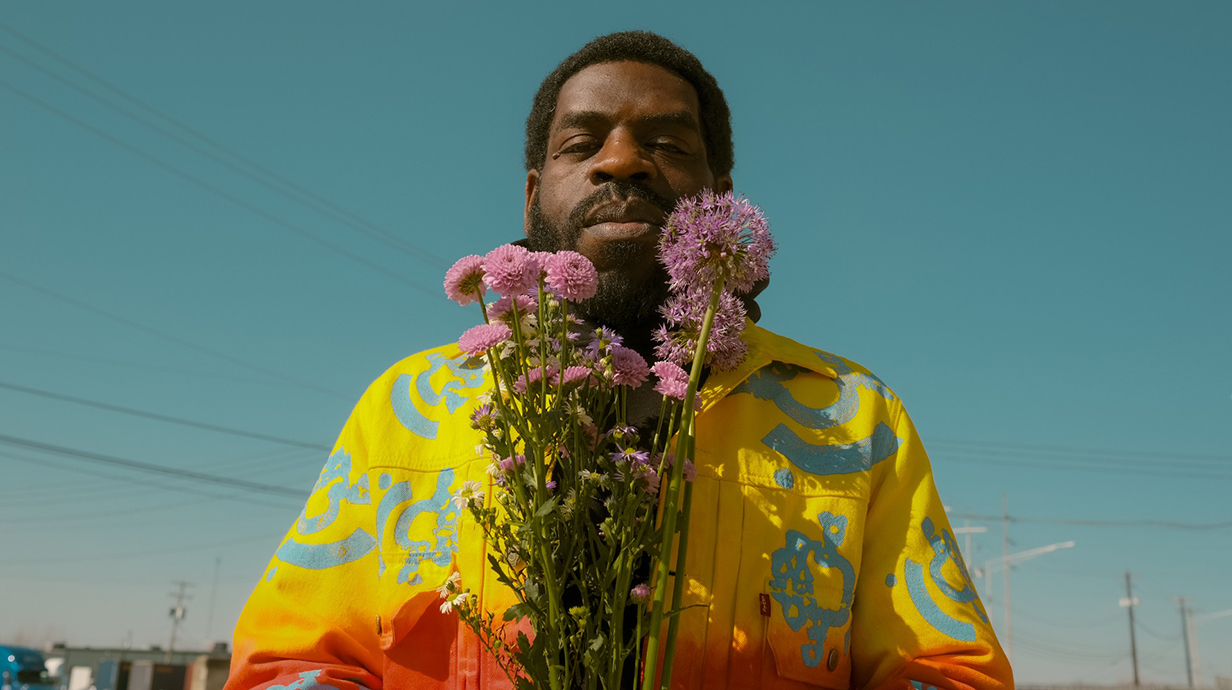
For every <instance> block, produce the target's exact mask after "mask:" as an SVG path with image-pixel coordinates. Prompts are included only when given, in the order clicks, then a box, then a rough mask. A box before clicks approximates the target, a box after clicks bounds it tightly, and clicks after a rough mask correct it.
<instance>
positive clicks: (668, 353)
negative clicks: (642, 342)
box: [654, 291, 748, 370]
mask: <svg viewBox="0 0 1232 690" xmlns="http://www.w3.org/2000/svg"><path fill="white" fill-rule="evenodd" d="M708 297H709V296H708V295H706V296H703V295H701V294H700V293H696V292H686V293H680V294H676V295H673V296H672V297H670V298H669V299H668V300H667V302H666V303H665V304H664V305H663V306H662V307H661V308H660V311H661V312H662V314H663V316H664V318H665V321H666V323H664V324H662V325H660V326H659V328H658V329H656V331H655V333H654V337H655V340H656V341H657V342H658V343H659V344H658V345H657V346H656V347H655V356H656V357H659V358H660V359H663V360H667V361H670V362H676V363H678V364H682V365H687V364H689V363H691V362H692V360H693V352H694V350H696V349H697V339H698V337H700V334H701V328H702V318H703V317H704V315H705V314H704V310H705V302H706V300H707V299H708ZM699 303H700V304H701V305H702V306H701V308H700V309H699V308H698V307H697V304H699ZM744 320H745V311H744V304H743V303H742V302H741V301H740V300H739V299H737V298H736V296H735V295H733V294H731V293H730V292H727V291H724V292H723V293H722V294H721V295H720V296H719V307H718V309H717V310H716V311H715V315H714V324H713V325H712V326H711V328H710V340H709V342H708V343H707V344H706V353H707V355H706V360H707V363H708V364H710V365H711V366H713V367H714V368H715V369H719V370H729V369H734V368H735V367H736V366H737V365H738V364H740V362H741V361H743V360H744V355H745V353H746V352H747V351H748V346H747V345H746V344H745V342H744V341H743V340H741V339H740V334H741V333H742V332H743V331H744Z"/></svg>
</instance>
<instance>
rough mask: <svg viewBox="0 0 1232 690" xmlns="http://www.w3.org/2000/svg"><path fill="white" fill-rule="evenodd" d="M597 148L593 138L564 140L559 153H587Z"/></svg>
mask: <svg viewBox="0 0 1232 690" xmlns="http://www.w3.org/2000/svg"><path fill="white" fill-rule="evenodd" d="M597 148H599V145H598V143H597V142H596V141H595V140H594V139H577V140H574V141H570V142H566V143H565V145H564V147H563V148H561V149H560V152H561V153H588V152H590V151H594V150H595V149H597Z"/></svg>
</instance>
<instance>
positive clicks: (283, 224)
mask: <svg viewBox="0 0 1232 690" xmlns="http://www.w3.org/2000/svg"><path fill="white" fill-rule="evenodd" d="M0 87H4V88H6V89H8V90H9V91H12V92H13V93H15V94H17V95H18V96H20V97H22V98H24V99H26V100H27V101H30V102H31V103H34V104H35V105H37V106H39V107H41V108H43V109H45V110H48V111H50V112H52V113H54V114H56V115H59V116H60V117H62V118H64V119H66V120H68V121H69V122H71V123H73V124H75V125H77V126H78V127H81V128H82V129H84V130H86V131H88V132H90V133H91V134H94V135H95V136H97V137H99V138H101V139H104V140H106V141H109V142H111V143H112V144H114V145H116V146H118V147H120V148H122V149H124V150H125V151H128V152H129V153H131V154H133V155H134V156H137V157H138V158H142V159H144V160H146V161H147V162H149V163H152V164H153V165H155V166H157V167H159V168H161V169H163V170H164V171H166V172H169V173H171V174H172V175H175V176H176V177H179V178H181V179H183V180H185V181H187V182H190V183H192V184H194V185H196V186H198V187H201V188H202V189H204V190H206V191H208V192H210V193H212V194H214V195H216V196H219V197H221V198H223V199H226V200H227V201H230V202H231V203H233V204H235V205H236V206H239V207H240V208H242V209H244V210H246V211H248V212H250V213H252V214H254V215H256V216H258V217H260V218H262V219H264V220H266V221H269V222H270V223H273V224H274V225H277V226H278V227H280V228H283V229H284V230H287V231H289V232H291V233H293V234H295V235H298V236H300V237H302V238H304V239H307V240H311V241H312V242H315V243H317V244H319V245H321V246H322V247H325V248H326V249H328V250H330V251H332V252H334V253H335V254H338V255H339V256H343V257H346V258H348V259H350V260H351V261H354V262H356V263H359V264H362V265H364V266H367V267H368V268H370V269H372V270H374V271H376V272H378V273H381V274H383V275H385V276H387V277H389V278H393V279H394V280H397V281H398V282H400V283H403V284H405V285H408V286H410V287H413V288H415V289H416V290H419V291H420V292H423V293H424V294H426V295H430V296H432V297H439V296H440V291H439V290H431V289H429V288H426V287H424V286H423V285H420V284H419V283H417V282H415V281H413V280H411V279H410V278H407V277H405V276H403V275H401V274H398V273H394V272H393V271H390V270H388V269H386V268H385V267H384V266H381V265H380V264H378V263H375V262H373V261H370V260H368V259H365V258H363V257H362V256H359V255H358V254H356V253H354V252H352V251H350V250H348V249H344V248H343V247H340V246H338V245H337V244H335V243H333V242H331V241H329V240H327V239H325V238H323V237H320V236H318V235H316V234H315V233H313V232H310V231H308V230H305V229H304V228H301V227H300V226H298V225H296V224H294V223H291V222H290V221H286V220H283V219H282V218H279V217H278V216H275V215H274V214H272V213H269V212H268V211H266V210H264V209H262V208H260V207H258V206H255V205H253V204H251V203H249V202H247V201H244V200H243V199H241V198H239V197H237V196H235V195H234V194H231V193H230V192H227V191H226V190H224V189H222V188H220V187H218V186H217V185H213V184H210V183H209V182H206V181H205V180H202V179H201V178H199V177H196V176H195V175H192V174H190V173H187V172H184V171H183V170H180V169H179V168H177V167H175V166H173V165H171V164H170V163H167V162H166V161H163V160H162V159H160V158H156V157H154V156H152V155H150V154H148V153H146V152H145V151H142V150H141V149H139V148H137V147H135V146H132V145H131V144H128V143H126V142H124V141H122V140H120V139H118V138H116V137H114V136H112V135H110V134H108V133H107V132H104V131H103V130H101V129H99V128H97V127H95V126H94V125H91V124H89V123H88V122H85V121H84V120H81V119H80V118H78V117H76V116H74V115H71V114H69V113H67V112H65V111H63V110H61V109H60V108H57V107H56V106H54V105H52V104H50V103H48V102H46V101H44V100H42V99H40V98H38V97H37V96H34V95H32V94H30V93H28V92H26V91H24V90H23V89H20V88H18V87H16V86H13V85H12V84H10V83H8V82H6V81H4V80H0Z"/></svg>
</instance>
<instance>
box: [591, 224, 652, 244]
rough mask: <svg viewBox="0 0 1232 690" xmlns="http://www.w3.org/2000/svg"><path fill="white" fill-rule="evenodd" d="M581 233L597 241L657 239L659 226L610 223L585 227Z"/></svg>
mask: <svg viewBox="0 0 1232 690" xmlns="http://www.w3.org/2000/svg"><path fill="white" fill-rule="evenodd" d="M582 232H584V233H586V234H587V235H590V236H591V237H593V238H595V239H598V240H637V239H642V238H649V237H657V236H658V234H659V226H658V225H656V224H654V223H646V222H640V221H612V222H607V223H596V224H594V225H587V226H586V227H584V228H582Z"/></svg>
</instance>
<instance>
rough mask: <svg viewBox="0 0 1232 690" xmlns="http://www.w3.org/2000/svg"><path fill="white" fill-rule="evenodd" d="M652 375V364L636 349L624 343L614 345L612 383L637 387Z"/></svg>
mask: <svg viewBox="0 0 1232 690" xmlns="http://www.w3.org/2000/svg"><path fill="white" fill-rule="evenodd" d="M649 375H650V365H648V364H646V360H645V359H643V358H642V356H641V355H639V354H638V353H637V351H636V350H632V349H630V348H627V347H624V346H623V345H614V346H612V383H615V384H616V385H617V386H631V387H633V388H637V387H638V386H640V385H642V384H643V383H645V382H646V378H647V377H648V376H649Z"/></svg>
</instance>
